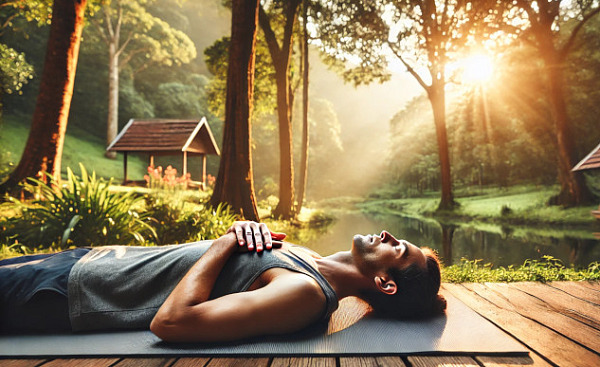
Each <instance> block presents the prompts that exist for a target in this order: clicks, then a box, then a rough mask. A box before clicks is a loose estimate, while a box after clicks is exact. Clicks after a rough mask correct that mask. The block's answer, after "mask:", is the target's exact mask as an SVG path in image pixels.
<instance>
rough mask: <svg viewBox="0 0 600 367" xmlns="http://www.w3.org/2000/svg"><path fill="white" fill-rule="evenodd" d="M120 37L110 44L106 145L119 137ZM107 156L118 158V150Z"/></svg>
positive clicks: (108, 153) (107, 153) (112, 40)
mask: <svg viewBox="0 0 600 367" xmlns="http://www.w3.org/2000/svg"><path fill="white" fill-rule="evenodd" d="M118 47H119V39H118V38H117V39H111V42H110V44H109V45H108V119H107V121H106V146H107V147H108V146H109V145H110V143H112V142H113V140H115V138H116V137H117V132H118V130H119V55H118V53H117V48H118ZM105 155H106V157H107V158H112V159H115V158H117V153H116V152H108V151H107V152H106V153H105Z"/></svg>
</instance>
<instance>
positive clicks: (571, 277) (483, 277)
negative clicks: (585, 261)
mask: <svg viewBox="0 0 600 367" xmlns="http://www.w3.org/2000/svg"><path fill="white" fill-rule="evenodd" d="M558 280H565V281H580V280H600V263H598V262H593V263H591V264H590V265H589V266H588V267H587V268H582V269H576V268H567V267H565V266H564V265H563V264H562V262H561V261H560V260H558V259H555V258H553V257H550V256H544V259H543V260H541V261H537V260H527V261H525V263H524V264H523V265H520V266H509V267H503V266H500V267H492V265H491V264H482V263H481V262H480V261H479V260H475V261H470V260H465V259H463V260H462V262H461V264H457V265H452V266H447V267H443V268H442V281H443V282H449V283H464V282H474V283H481V282H524V281H536V282H550V281H558Z"/></svg>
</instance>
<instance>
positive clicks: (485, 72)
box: [459, 54, 494, 83]
mask: <svg viewBox="0 0 600 367" xmlns="http://www.w3.org/2000/svg"><path fill="white" fill-rule="evenodd" d="M459 69H460V73H461V79H462V81H463V83H485V82H489V81H490V80H491V79H492V75H493V73H494V63H493V61H492V59H491V58H490V57H489V56H488V55H484V54H474V55H471V56H468V57H466V58H464V59H462V60H460V61H459Z"/></svg>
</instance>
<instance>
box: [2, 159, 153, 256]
mask: <svg viewBox="0 0 600 367" xmlns="http://www.w3.org/2000/svg"><path fill="white" fill-rule="evenodd" d="M80 167H81V179H80V178H78V177H77V176H75V175H74V174H73V172H72V171H71V169H70V168H69V169H67V175H68V180H67V183H66V184H65V185H63V186H62V187H61V188H53V187H52V186H50V185H48V184H46V183H44V182H42V181H39V180H36V179H32V178H30V179H28V183H26V184H25V185H24V190H25V191H26V192H28V193H29V194H31V196H33V197H34V199H33V200H32V201H30V202H28V201H19V200H17V199H15V198H10V203H8V204H5V205H10V206H12V208H13V209H15V210H16V211H17V215H14V216H12V217H9V218H6V219H1V221H0V227H1V229H2V233H3V237H4V238H3V239H2V240H3V242H4V243H8V242H11V243H14V242H20V243H21V244H23V245H25V246H27V247H28V248H31V249H33V248H36V247H43V248H48V247H55V248H60V249H64V248H68V247H70V246H78V247H79V246H93V245H118V244H134V243H135V244H145V243H146V242H147V239H148V238H149V237H152V236H154V235H155V234H154V230H153V228H152V227H151V226H149V225H148V224H147V223H146V222H145V221H144V219H145V216H144V215H140V214H139V213H138V212H137V211H135V210H133V209H132V208H134V207H135V206H136V205H137V204H138V203H139V202H140V201H141V200H142V199H143V198H142V197H141V196H134V195H133V194H132V193H131V192H130V193H125V194H124V193H113V192H110V191H109V186H110V185H111V183H112V179H111V180H110V181H108V182H105V181H104V180H103V179H97V178H96V173H95V172H93V173H92V175H91V176H89V175H88V174H87V171H86V170H85V168H84V167H83V165H80Z"/></svg>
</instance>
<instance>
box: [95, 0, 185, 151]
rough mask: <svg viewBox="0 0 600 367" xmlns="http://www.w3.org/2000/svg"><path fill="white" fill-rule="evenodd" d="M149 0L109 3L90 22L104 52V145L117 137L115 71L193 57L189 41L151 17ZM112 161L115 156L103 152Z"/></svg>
mask: <svg viewBox="0 0 600 367" xmlns="http://www.w3.org/2000/svg"><path fill="white" fill-rule="evenodd" d="M152 3H153V1H152V0H128V1H123V0H112V1H111V2H110V3H106V4H104V5H103V7H102V10H101V11H100V12H99V13H98V17H95V18H92V23H93V24H94V25H95V28H96V30H97V31H98V33H99V34H100V36H101V39H102V40H103V41H104V42H105V43H106V46H107V49H108V118H107V123H106V145H107V146H108V145H109V144H110V143H111V142H112V141H113V140H114V139H115V137H116V136H117V131H118V127H119V126H118V122H119V72H120V71H121V70H123V68H124V67H125V66H126V65H131V67H132V72H133V73H134V74H136V73H138V72H140V71H142V70H144V69H146V68H147V67H148V66H149V65H152V64H162V65H171V64H182V63H188V62H190V61H191V60H192V59H194V58H195V57H196V48H195V46H194V44H193V42H192V41H191V40H190V38H189V37H188V36H187V35H186V34H185V33H183V32H181V31H179V30H177V29H174V28H173V27H171V26H170V25H169V24H168V23H167V22H165V21H163V20H162V19H160V18H158V17H156V16H154V15H152V14H151V13H150V12H149V9H148V7H149V6H150V5H151V4H152ZM106 156H107V157H110V158H115V157H116V153H114V152H106Z"/></svg>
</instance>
